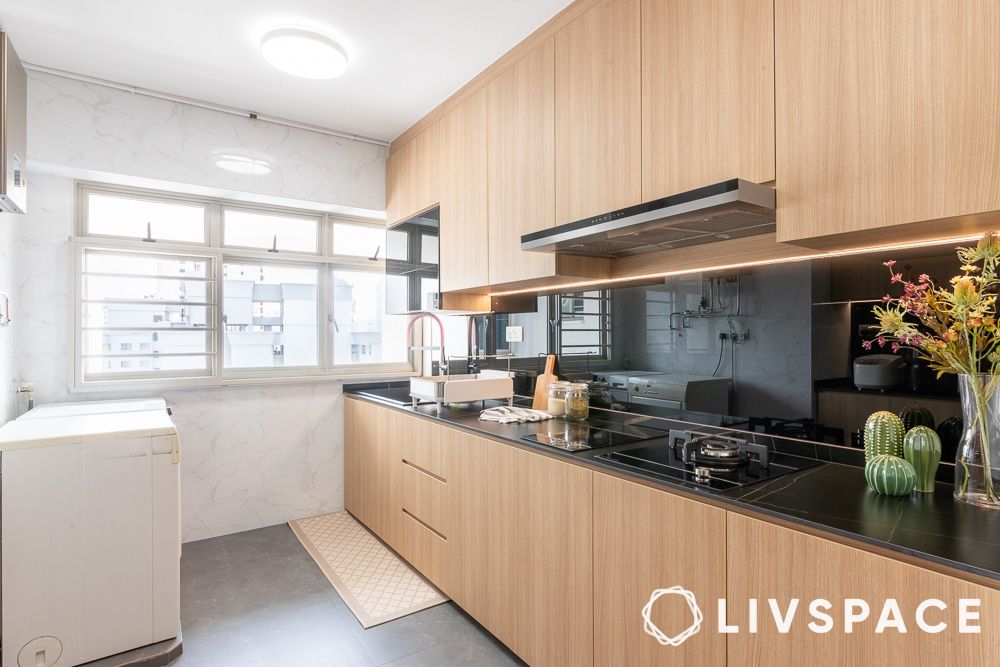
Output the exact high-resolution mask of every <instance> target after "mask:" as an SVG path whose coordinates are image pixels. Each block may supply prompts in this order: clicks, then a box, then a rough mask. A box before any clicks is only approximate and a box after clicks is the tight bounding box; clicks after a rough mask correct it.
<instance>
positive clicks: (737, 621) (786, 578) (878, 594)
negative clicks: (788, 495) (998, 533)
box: [727, 513, 1000, 667]
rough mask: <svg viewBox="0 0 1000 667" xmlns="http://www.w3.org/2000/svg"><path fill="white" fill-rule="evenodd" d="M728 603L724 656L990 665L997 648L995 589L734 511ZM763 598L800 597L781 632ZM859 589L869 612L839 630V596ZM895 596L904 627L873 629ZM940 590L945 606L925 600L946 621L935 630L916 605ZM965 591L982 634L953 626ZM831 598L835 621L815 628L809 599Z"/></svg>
mask: <svg viewBox="0 0 1000 667" xmlns="http://www.w3.org/2000/svg"><path fill="white" fill-rule="evenodd" d="M728 533H729V534H728V555H729V558H728V566H727V568H728V577H727V580H728V586H727V599H728V605H729V610H728V613H727V621H728V622H729V623H730V624H734V625H737V626H739V627H740V628H741V630H742V631H741V632H739V633H734V634H730V635H728V637H729V639H728V651H729V664H730V665H734V666H736V665H740V666H742V665H806V664H808V665H810V666H813V667H820V666H823V665H830V666H836V667H841V666H842V665H987V664H992V663H994V662H995V661H996V657H997V655H998V652H1000V611H998V610H1000V591H996V590H993V589H988V588H984V587H982V586H977V585H975V584H972V583H970V582H967V581H963V580H961V579H956V578H954V577H950V576H947V575H943V574H938V573H936V572H930V571H927V570H924V569H923V568H920V567H916V566H914V565H909V564H906V563H901V562H899V561H896V560H893V559H891V558H886V557H884V556H879V555H877V554H872V553H869V552H867V551H862V550H860V549H856V548H854V547H851V546H847V545H844V544H839V543H837V542H833V541H831V540H826V539H823V538H819V537H814V536H812V535H807V534H805V533H800V532H798V531H795V530H790V529H788V528H783V527H781V526H776V525H774V524H771V523H767V522H764V521H759V520H757V519H751V518H749V517H745V516H742V515H738V514H733V513H730V515H729V528H728ZM750 598H757V599H758V600H759V602H758V609H759V611H758V617H759V622H758V630H757V633H755V634H751V633H749V632H747V616H748V613H747V600H749V599H750ZM767 598H775V599H776V600H778V601H779V603H780V605H781V606H780V609H781V610H782V611H785V610H786V609H787V605H788V601H789V600H790V599H792V598H798V599H799V609H798V611H797V617H796V618H795V619H794V622H793V623H792V626H791V629H790V631H789V632H788V633H787V634H780V633H779V632H778V630H777V629H776V628H775V624H774V621H773V620H772V618H771V610H770V608H769V606H768V602H767ZM845 598H859V599H862V600H865V601H866V602H867V603H868V604H869V605H870V606H871V617H870V618H869V619H868V620H867V621H864V622H862V623H859V624H857V625H856V626H855V627H854V631H853V632H852V633H850V634H845V632H844V623H843V618H844V612H843V610H844V606H843V605H844V599H845ZM889 598H893V599H895V600H897V601H898V604H899V607H900V609H901V611H902V618H903V620H904V622H905V624H906V629H907V633H906V634H899V633H897V632H896V631H895V630H894V629H887V630H885V632H883V633H882V634H876V633H875V624H876V621H877V619H878V617H879V615H880V613H881V612H882V608H883V605H884V603H885V600H886V599H889ZM929 598H937V599H939V600H942V601H943V602H945V603H946V604H947V605H948V608H947V609H946V610H944V611H940V610H938V609H933V608H932V609H930V610H929V611H928V612H927V621H928V622H929V623H937V622H939V621H945V622H946V623H947V624H948V627H947V629H945V630H944V631H942V632H940V633H938V634H927V633H925V632H922V631H921V630H920V629H919V628H918V627H917V626H916V621H915V616H914V612H915V609H916V606H917V605H918V604H919V603H920V602H921V601H923V600H925V599H929ZM961 598H979V599H980V600H981V601H982V606H981V607H980V608H979V613H980V619H979V624H980V625H981V627H982V631H981V633H980V634H960V633H958V632H957V618H958V615H957V606H958V603H959V599H961ZM815 599H823V600H829V601H830V602H832V603H833V605H834V607H833V609H831V610H830V613H831V615H832V617H833V624H834V625H833V629H832V630H831V631H830V632H828V633H826V634H817V633H814V632H812V631H811V630H810V629H809V628H808V626H807V624H808V623H809V622H810V621H811V620H813V619H812V618H811V616H810V615H809V604H810V603H811V602H812V601H813V600H815Z"/></svg>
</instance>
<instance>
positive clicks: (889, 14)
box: [775, 0, 1000, 245]
mask: <svg viewBox="0 0 1000 667" xmlns="http://www.w3.org/2000/svg"><path fill="white" fill-rule="evenodd" d="M998 43H1000V3H996V2H985V1H982V0H925V1H922V2H909V1H907V0H885V1H880V2H870V1H869V0H833V1H830V2H814V1H813V0H776V2H775V92H776V116H777V118H776V120H777V173H776V178H777V186H778V240H779V241H803V240H810V239H813V238H815V237H823V236H828V235H837V234H844V233H852V236H850V237H848V240H850V239H853V238H857V239H861V240H880V239H886V238H890V236H889V235H890V233H892V232H891V231H890V232H887V231H884V230H879V228H884V227H890V226H893V225H900V224H904V223H912V222H916V221H926V220H937V219H940V218H951V217H954V216H964V215H969V214H974V213H978V212H983V211H996V210H997V209H1000V178H997V177H996V171H997V165H998V164H1000V60H998V59H997V53H996V45H997V44H998ZM972 226H975V225H974V222H973V221H970V220H965V221H962V220H952V221H949V222H948V223H947V225H944V224H941V223H936V224H933V225H932V224H928V225H924V226H923V227H922V228H918V229H917V230H916V231H918V232H920V233H921V235H923V236H927V234H928V232H929V234H930V235H931V236H942V235H944V236H947V235H949V234H954V233H955V232H956V231H960V230H962V229H965V230H966V231H967V230H968V229H969V228H970V227H972ZM866 230H867V231H868V232H869V233H867V234H865V233H863V232H865V231H866ZM872 230H875V231H876V232H880V234H881V235H880V236H879V235H877V234H876V233H872ZM858 232H861V233H860V234H859V233H858ZM899 233H903V234H910V235H911V237H912V234H913V233H915V232H914V230H913V228H910V229H907V230H901V231H897V232H896V235H895V236H893V237H891V238H893V239H894V240H896V239H898V234H899ZM807 245H816V243H807Z"/></svg>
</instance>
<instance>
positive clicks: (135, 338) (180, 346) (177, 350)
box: [83, 329, 207, 356]
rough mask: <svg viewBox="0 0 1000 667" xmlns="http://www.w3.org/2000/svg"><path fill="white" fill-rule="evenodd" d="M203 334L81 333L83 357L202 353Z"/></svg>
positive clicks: (136, 331) (128, 331) (204, 347)
mask: <svg viewBox="0 0 1000 667" xmlns="http://www.w3.org/2000/svg"><path fill="white" fill-rule="evenodd" d="M206 333H207V332H205V331H183V330H181V331H171V330H170V329H166V330H163V331H159V330H158V331H149V330H142V329H133V330H117V329H115V330H107V329H85V330H84V332H83V353H84V354H85V355H88V356H92V355H97V354H113V353H115V352H127V353H129V354H181V353H204V352H205V350H206V343H207V339H206V338H205V336H206Z"/></svg>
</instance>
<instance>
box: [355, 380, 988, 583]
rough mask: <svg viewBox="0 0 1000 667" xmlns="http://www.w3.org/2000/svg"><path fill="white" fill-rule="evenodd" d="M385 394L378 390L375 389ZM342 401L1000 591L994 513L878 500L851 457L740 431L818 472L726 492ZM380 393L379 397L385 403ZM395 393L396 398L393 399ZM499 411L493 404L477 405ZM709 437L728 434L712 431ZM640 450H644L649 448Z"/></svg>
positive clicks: (946, 496)
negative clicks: (805, 530)
mask: <svg viewBox="0 0 1000 667" xmlns="http://www.w3.org/2000/svg"><path fill="white" fill-rule="evenodd" d="M381 386H382V387H385V385H384V384H383V385H381ZM344 390H345V393H348V394H354V395H356V396H357V397H358V398H362V399H365V400H371V401H375V402H380V403H382V404H384V405H386V406H388V407H392V408H395V409H398V410H402V411H404V412H409V413H413V414H417V415H422V416H424V417H427V418H431V419H435V420H440V421H443V422H446V423H448V424H450V425H453V426H457V427H460V428H464V429H467V430H468V431H470V432H473V433H478V434H481V435H487V436H491V437H493V438H496V439H500V440H506V441H509V442H511V443H514V444H517V445H519V446H521V447H525V448H529V449H535V450H538V451H541V452H544V453H546V454H549V455H552V456H557V457H562V458H565V459H568V460H574V461H576V462H578V463H584V464H587V465H590V466H593V467H596V468H603V469H607V470H609V471H614V472H615V473H617V474H619V475H623V476H626V477H633V478H636V479H642V480H644V481H645V482H647V483H650V484H653V485H656V486H661V487H664V488H671V489H680V490H683V491H684V492H687V493H690V494H693V495H696V496H703V497H705V498H710V499H712V500H713V501H715V502H719V503H722V504H724V505H725V504H728V505H733V506H736V507H742V508H745V509H750V510H753V511H754V512H758V513H762V514H766V515H769V516H773V517H776V518H779V519H785V520H788V521H792V522H795V523H799V524H802V525H805V526H809V527H812V528H814V529H819V530H821V531H824V532H828V533H832V534H835V535H840V536H843V537H847V538H850V539H855V540H859V541H862V542H866V543H869V544H872V545H875V546H878V547H882V548H884V549H888V550H890V551H895V552H898V553H902V554H907V555H910V556H915V557H917V558H920V559H924V560H928V561H932V562H934V563H938V564H941V565H944V566H947V567H950V568H954V569H956V570H961V571H964V572H969V573H972V574H975V575H979V576H981V577H986V578H988V579H992V580H994V581H996V582H998V587H1000V510H988V509H984V508H981V507H974V506H971V505H967V504H965V503H959V502H956V501H955V500H954V499H953V498H952V495H951V494H952V487H951V485H950V484H945V483H938V484H937V485H936V487H937V488H936V490H935V491H934V493H928V494H924V493H915V494H912V495H910V496H904V497H891V496H881V495H878V494H876V493H874V492H873V491H871V490H870V489H869V488H868V486H867V484H866V483H865V478H864V472H863V470H862V469H861V467H859V464H861V465H863V461H864V457H863V453H862V452H860V451H859V450H856V449H850V448H844V447H836V446H828V445H823V444H819V443H807V442H803V441H799V440H790V439H787V438H776V437H774V436H766V435H762V434H756V433H746V432H742V431H741V432H740V434H741V436H742V437H747V438H748V439H754V440H756V441H758V442H767V443H768V444H769V446H772V447H774V448H776V449H778V450H779V451H782V452H785V453H792V454H796V455H800V456H805V457H807V458H812V459H817V460H820V461H822V463H821V464H820V465H816V466H813V467H811V468H808V469H806V470H802V471H799V472H793V473H789V474H787V475H783V476H781V477H778V478H776V479H774V480H770V481H764V482H760V483H758V484H755V485H751V486H747V487H742V488H735V489H731V490H728V491H715V490H711V489H706V488H705V487H702V486H700V485H697V484H694V483H685V482H679V481H678V482H668V481H664V480H662V479H659V478H653V477H647V476H645V475H642V474H640V473H638V472H635V471H629V470H624V469H622V468H618V467H615V466H614V465H611V464H608V463H607V462H605V461H603V460H601V459H598V458H594V457H595V455H596V454H598V453H601V452H606V451H611V450H614V449H624V448H628V447H629V445H625V446H623V447H620V448H614V447H611V448H603V449H592V450H584V451H579V452H569V451H565V450H562V449H558V448H555V447H550V446H548V445H540V444H536V443H532V442H529V441H526V440H522V439H521V438H522V436H525V435H531V434H536V433H545V432H546V431H547V429H548V427H549V424H550V423H551V422H535V423H528V424H499V423H496V422H485V421H480V420H479V412H480V410H482V408H483V404H480V403H476V404H472V405H450V406H442V407H440V408H438V406H436V405H434V404H424V405H420V406H417V407H416V408H414V407H412V406H410V405H402V404H400V403H399V402H392V401H389V400H385V398H384V397H382V396H380V394H382V392H381V391H380V390H378V389H374V390H373V389H372V387H371V386H370V385H369V386H367V387H364V388H362V387H357V388H352V387H350V386H347V387H345V389H344ZM391 393H392V390H388V391H387V394H391ZM396 393H397V394H398V392H396ZM492 405H503V403H501V402H498V401H493V402H487V403H486V406H487V407H489V406H492ZM588 423H590V424H591V425H594V426H599V427H600V426H602V425H604V426H607V425H615V424H629V425H634V426H642V427H644V428H647V429H654V430H660V431H662V432H663V435H664V438H665V439H666V437H667V435H668V432H669V431H670V429H671V428H678V427H681V428H696V429H697V430H699V431H706V430H707V429H708V428H709V427H705V426H703V425H700V424H691V423H685V422H680V421H675V420H671V419H662V418H658V417H650V416H644V415H636V414H631V413H624V412H614V411H607V410H596V409H592V410H591V419H590V420H589V422H588ZM711 431H712V432H716V433H725V432H733V430H732V429H728V430H727V429H723V428H715V429H711ZM654 443H655V441H647V442H645V443H643V444H644V445H648V444H654Z"/></svg>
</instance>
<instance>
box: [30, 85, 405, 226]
mask: <svg viewBox="0 0 1000 667" xmlns="http://www.w3.org/2000/svg"><path fill="white" fill-rule="evenodd" d="M28 117H29V118H30V122H29V124H28V161H29V165H31V166H30V167H29V168H31V169H33V170H34V172H36V173H37V171H38V170H39V169H48V170H55V171H57V172H59V173H69V174H70V175H74V176H81V177H87V178H92V179H94V180H115V181H121V180H122V179H128V178H135V179H143V180H144V181H152V182H153V183H154V184H157V185H159V186H160V187H169V186H170V184H179V185H180V186H182V187H191V186H197V187H199V188H216V189H218V190H220V191H221V192H222V193H248V194H251V195H255V196H261V195H269V196H273V197H277V198H279V199H281V200H287V201H301V202H312V203H315V204H322V205H325V206H327V207H329V208H332V209H344V210H345V211H347V212H351V211H350V209H358V210H356V211H353V212H356V213H364V212H367V213H368V214H370V215H375V216H381V215H382V212H383V211H384V210H385V156H386V149H385V148H384V147H382V146H378V145H374V144H370V143H364V142H359V141H352V140H350V139H341V138H338V137H334V136H331V135H327V134H321V133H317V132H311V131H308V130H302V129H298V128H292V127H287V126H283V125H277V124H274V123H268V122H263V121H256V120H251V119H249V118H244V117H240V116H236V115H232V114H226V113H222V112H219V111H213V110H210V109H203V108H200V107H196V106H191V105H188V104H181V103H178V102H171V101H167V100H162V99H158V98H153V97H148V96H144V95H137V94H133V93H129V92H126V91H122V90H118V89H116V88H110V87H107V86H102V85H98V84H90V83H83V82H80V81H76V80H73V79H69V78H65V77H60V76H55V75H52V74H45V73H40V72H31V73H30V75H29V78H28ZM230 153H237V154H240V155H247V156H252V157H256V158H261V159H264V160H267V161H268V162H269V163H270V164H271V166H272V171H271V173H269V174H266V175H263V176H249V175H242V174H235V173H232V172H229V171H225V170H223V169H219V168H218V167H217V166H216V165H215V160H216V158H217V157H218V156H219V155H222V154H230ZM136 184H138V183H136Z"/></svg>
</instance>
